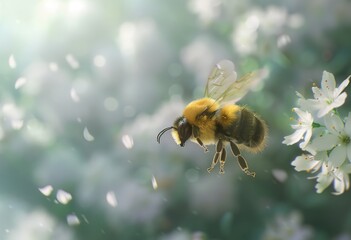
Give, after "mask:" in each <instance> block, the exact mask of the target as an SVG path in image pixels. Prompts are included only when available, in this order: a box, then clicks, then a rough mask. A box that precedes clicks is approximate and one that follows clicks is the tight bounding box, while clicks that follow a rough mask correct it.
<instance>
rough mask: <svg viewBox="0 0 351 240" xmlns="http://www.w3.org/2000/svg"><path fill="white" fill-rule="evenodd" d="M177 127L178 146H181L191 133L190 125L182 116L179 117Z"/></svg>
mask: <svg viewBox="0 0 351 240" xmlns="http://www.w3.org/2000/svg"><path fill="white" fill-rule="evenodd" d="M177 129H178V135H179V138H180V146H182V147H183V146H184V143H185V142H186V141H187V140H188V139H189V138H190V136H191V134H192V126H191V125H190V123H188V121H187V120H186V118H184V117H182V118H180V119H179V122H178V127H177Z"/></svg>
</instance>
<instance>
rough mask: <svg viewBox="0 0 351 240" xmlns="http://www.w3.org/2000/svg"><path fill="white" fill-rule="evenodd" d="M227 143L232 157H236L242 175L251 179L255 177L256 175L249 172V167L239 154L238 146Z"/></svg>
mask: <svg viewBox="0 0 351 240" xmlns="http://www.w3.org/2000/svg"><path fill="white" fill-rule="evenodd" d="M229 142H230V148H231V149H232V153H233V154H234V156H236V157H237V159H238V163H239V166H240V168H241V170H242V171H243V172H244V173H246V175H249V176H251V177H255V176H256V173H255V172H250V171H249V166H248V164H247V162H246V160H245V158H244V157H243V156H241V153H240V150H239V148H238V146H237V145H236V144H235V143H233V142H232V141H229Z"/></svg>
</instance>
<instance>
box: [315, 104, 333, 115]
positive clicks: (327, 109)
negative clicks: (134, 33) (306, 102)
mask: <svg viewBox="0 0 351 240" xmlns="http://www.w3.org/2000/svg"><path fill="white" fill-rule="evenodd" d="M333 108H334V106H332V105H330V104H324V105H323V106H322V105H321V106H320V110H319V112H318V117H319V118H321V117H323V116H325V115H326V114H328V113H329V112H330V111H331V110H333Z"/></svg>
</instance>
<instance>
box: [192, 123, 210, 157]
mask: <svg viewBox="0 0 351 240" xmlns="http://www.w3.org/2000/svg"><path fill="white" fill-rule="evenodd" d="M193 136H194V138H195V139H196V141H197V143H198V144H199V145H200V146H201V147H202V148H203V149H204V151H205V152H208V148H207V147H206V146H205V145H204V144H203V142H202V141H201V139H200V138H199V136H200V130H199V128H198V127H195V126H193Z"/></svg>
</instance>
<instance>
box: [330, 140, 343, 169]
mask: <svg viewBox="0 0 351 240" xmlns="http://www.w3.org/2000/svg"><path fill="white" fill-rule="evenodd" d="M345 160H346V147H345V146H342V145H341V146H337V147H335V148H334V149H333V151H332V152H331V153H330V155H329V162H330V163H331V165H332V166H333V167H340V166H341V165H342V164H343V163H344V162H345Z"/></svg>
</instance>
